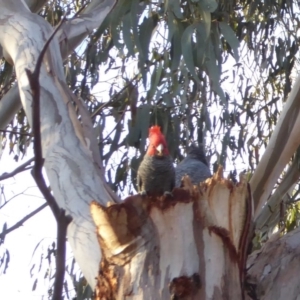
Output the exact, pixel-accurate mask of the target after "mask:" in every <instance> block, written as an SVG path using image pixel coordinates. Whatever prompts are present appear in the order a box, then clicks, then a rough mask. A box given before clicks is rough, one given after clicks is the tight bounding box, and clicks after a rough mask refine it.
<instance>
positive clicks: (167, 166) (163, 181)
mask: <svg viewBox="0 0 300 300" xmlns="http://www.w3.org/2000/svg"><path fill="white" fill-rule="evenodd" d="M174 186H175V169H174V166H173V162H172V159H171V157H170V156H156V155H153V156H150V155H148V154H145V156H144V159H143V161H142V162H141V164H140V166H139V169H138V173H137V187H138V192H139V193H142V194H144V193H147V194H148V195H163V194H164V193H166V192H171V191H172V190H173V188H174Z"/></svg>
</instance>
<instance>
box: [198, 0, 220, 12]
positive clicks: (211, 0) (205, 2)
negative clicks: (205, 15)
mask: <svg viewBox="0 0 300 300" xmlns="http://www.w3.org/2000/svg"><path fill="white" fill-rule="evenodd" d="M199 4H200V7H201V8H202V9H203V10H204V11H206V12H210V13H212V12H214V11H215V10H216V9H217V7H218V3H217V1H215V0H199Z"/></svg>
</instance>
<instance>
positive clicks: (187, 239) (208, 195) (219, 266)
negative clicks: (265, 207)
mask: <svg viewBox="0 0 300 300" xmlns="http://www.w3.org/2000/svg"><path fill="white" fill-rule="evenodd" d="M173 195H174V197H173V198H172V197H170V196H166V197H165V196H164V197H160V198H149V197H142V196H139V195H138V196H131V197H129V198H127V199H125V200H124V202H123V203H122V204H116V205H111V206H109V207H104V206H101V205H99V204H98V203H96V202H94V203H92V205H91V212H92V216H93V219H94V221H95V223H96V225H97V233H98V241H99V245H100V247H101V249H102V250H103V258H102V261H101V264H100V270H99V275H98V284H97V288H96V295H97V296H96V299H99V300H100V299H124V298H126V299H156V300H159V299H214V300H218V299H236V300H238V299H243V292H242V290H243V288H242V285H243V281H244V270H245V267H244V266H245V250H246V248H247V246H248V236H249V232H250V223H251V217H252V215H253V214H252V207H251V201H252V200H251V196H250V190H249V188H248V184H247V182H246V181H245V180H244V179H241V182H240V183H238V184H237V185H233V183H232V182H230V181H228V180H226V179H224V178H223V177H222V170H221V169H219V171H218V173H217V174H215V175H214V176H213V177H212V178H211V179H208V180H206V182H205V183H201V184H200V185H199V186H193V185H192V184H191V182H190V180H189V178H188V177H186V178H185V179H184V188H183V189H174V191H173ZM170 297H171V298H170ZM172 297H173V298H172Z"/></svg>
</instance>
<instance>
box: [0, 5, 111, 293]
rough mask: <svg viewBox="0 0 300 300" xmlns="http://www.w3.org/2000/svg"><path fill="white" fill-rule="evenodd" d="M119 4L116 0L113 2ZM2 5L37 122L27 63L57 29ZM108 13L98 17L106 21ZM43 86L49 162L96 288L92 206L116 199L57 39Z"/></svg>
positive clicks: (77, 252) (22, 87)
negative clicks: (69, 81) (67, 75)
mask: <svg viewBox="0 0 300 300" xmlns="http://www.w3.org/2000/svg"><path fill="white" fill-rule="evenodd" d="M114 3H115V2H114V1H111V4H112V5H111V7H112V6H113V4H114ZM0 7H1V9H0V45H1V46H2V48H3V51H4V55H5V58H6V59H7V61H9V62H11V63H13V64H14V67H15V71H16V76H17V80H18V86H19V93H20V98H21V102H22V105H23V108H24V110H25V112H26V115H27V118H28V121H29V123H30V124H32V97H31V90H30V87H29V84H28V78H27V75H26V72H25V68H27V69H29V70H31V71H33V70H34V67H35V64H36V61H37V58H38V56H39V54H40V51H41V49H42V48H43V46H44V44H45V42H46V41H47V39H48V38H49V37H50V35H51V33H52V32H53V29H52V27H51V26H50V25H49V24H48V23H47V22H46V21H45V20H44V19H43V18H41V17H40V16H38V15H36V14H33V13H31V12H30V11H29V9H28V8H27V7H26V6H25V4H24V2H22V1H21V2H20V1H18V0H11V1H6V0H0ZM108 12H109V10H106V11H105V13H106V14H107V13H108ZM104 17H105V15H101V14H100V15H99V16H98V18H100V19H102V20H103V19H104ZM40 85H41V99H40V102H41V137H42V149H43V157H44V158H45V165H44V166H45V169H46V173H47V176H48V179H49V181H50V185H51V188H52V190H53V194H54V196H55V199H56V201H57V202H58V204H59V205H60V206H61V207H62V208H64V209H65V210H66V211H67V213H68V214H70V215H71V216H72V217H73V221H72V223H71V224H70V225H69V228H68V241H69V242H70V245H71V247H72V250H73V253H74V256H75V259H76V261H77V262H78V264H79V266H80V268H81V271H82V272H83V274H84V276H85V277H86V279H87V281H88V282H89V284H90V285H91V286H92V288H94V287H95V283H96V282H95V277H96V276H97V273H98V264H99V261H100V258H101V252H100V249H99V247H98V242H97V238H96V234H95V225H94V223H93V221H92V218H91V215H90V207H89V206H90V202H91V201H92V200H93V199H94V200H96V201H98V202H99V203H101V204H103V205H105V204H106V202H107V201H116V198H115V196H114V195H113V194H112V192H111V191H110V190H109V189H108V188H107V186H106V183H105V181H104V176H103V169H102V166H101V162H100V156H99V150H98V147H97V143H96V139H95V137H94V136H93V129H92V124H91V121H90V118H89V116H88V115H87V111H86V110H85V108H84V107H83V105H82V104H81V102H80V101H79V100H78V99H77V98H75V97H74V95H73V94H72V93H71V91H70V90H69V88H68V86H67V84H66V82H65V76H64V72H63V62H62V58H61V54H60V49H59V45H58V41H57V38H54V39H53V41H52V42H51V43H50V46H49V48H48V51H47V53H46V55H45V58H44V61H43V66H42V68H41V72H40ZM74 102H75V103H76V104H77V106H79V108H80V110H81V111H80V114H81V116H82V120H83V123H82V124H81V123H79V121H78V118H77V116H76V114H75V111H74V108H73V104H72V103H74Z"/></svg>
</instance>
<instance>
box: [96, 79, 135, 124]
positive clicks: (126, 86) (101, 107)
mask: <svg viewBox="0 0 300 300" xmlns="http://www.w3.org/2000/svg"><path fill="white" fill-rule="evenodd" d="M139 75H140V74H136V75H135V76H134V77H133V78H132V79H131V80H130V82H128V83H127V84H126V85H125V86H124V87H123V88H122V89H121V90H120V91H119V92H117V93H116V94H115V95H114V96H113V97H112V98H111V99H110V100H109V101H107V102H105V103H103V104H102V105H101V106H100V107H98V108H97V109H96V110H95V111H94V112H93V113H92V114H91V118H92V119H93V118H94V117H95V116H96V115H97V114H98V113H99V112H100V111H101V110H102V109H103V108H104V107H105V106H106V105H108V104H109V103H112V102H113V101H114V99H115V98H116V97H117V96H119V95H121V94H122V93H123V92H124V91H125V90H126V89H127V88H128V87H129V86H130V85H131V84H132V82H133V81H134V80H136V79H137V78H138V76H139Z"/></svg>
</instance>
